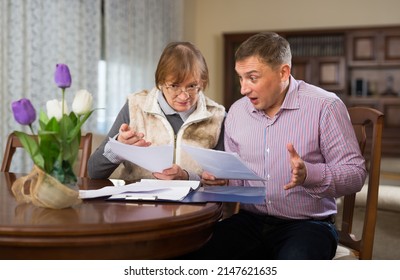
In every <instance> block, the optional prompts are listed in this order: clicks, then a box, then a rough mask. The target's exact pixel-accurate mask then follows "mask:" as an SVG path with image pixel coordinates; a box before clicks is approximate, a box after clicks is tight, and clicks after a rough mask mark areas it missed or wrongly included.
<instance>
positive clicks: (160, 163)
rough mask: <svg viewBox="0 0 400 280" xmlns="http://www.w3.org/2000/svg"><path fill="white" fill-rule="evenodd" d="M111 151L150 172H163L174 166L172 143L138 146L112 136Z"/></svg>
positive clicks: (109, 142)
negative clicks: (119, 140) (122, 141)
mask: <svg viewBox="0 0 400 280" xmlns="http://www.w3.org/2000/svg"><path fill="white" fill-rule="evenodd" d="M108 144H109V145H110V148H111V151H112V152H113V153H114V154H116V155H118V156H119V157H120V158H122V159H125V160H128V161H130V162H133V163H135V164H137V165H139V166H141V167H143V168H145V169H147V170H149V171H150V172H162V171H163V170H164V169H166V168H170V167H171V166H172V163H173V160H174V147H173V146H172V145H163V146H150V147H137V146H133V145H127V144H124V143H121V142H118V141H117V140H115V139H112V138H110V139H109V141H108Z"/></svg>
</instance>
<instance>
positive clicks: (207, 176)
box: [201, 171, 228, 186]
mask: <svg viewBox="0 0 400 280" xmlns="http://www.w3.org/2000/svg"><path fill="white" fill-rule="evenodd" d="M201 183H202V184H203V185H207V186H225V185H227V184H228V180H225V179H217V178H215V176H214V175H212V174H211V173H208V172H207V171H203V173H202V174H201Z"/></svg>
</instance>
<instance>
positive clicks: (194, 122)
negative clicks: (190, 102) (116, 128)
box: [121, 88, 225, 180]
mask: <svg viewBox="0 0 400 280" xmlns="http://www.w3.org/2000/svg"><path fill="white" fill-rule="evenodd" d="M158 94H162V93H161V92H160V91H159V90H158V89H156V88H154V89H152V90H151V91H150V92H148V91H141V92H139V93H134V94H131V95H129V96H128V103H129V117H130V124H129V125H130V127H132V129H133V130H135V131H137V132H142V133H144V138H145V139H146V141H150V142H151V143H152V145H155V146H159V145H167V144H171V145H174V146H175V161H176V164H178V165H179V166H181V168H183V169H186V170H187V171H190V172H194V173H196V174H199V175H200V174H201V172H202V169H201V168H200V166H199V165H198V164H197V163H196V162H195V161H193V160H192V159H191V157H190V156H189V155H188V154H187V153H186V152H185V151H183V150H182V149H181V145H182V143H184V144H187V145H192V146H197V147H202V148H208V149H212V148H214V147H215V146H216V145H217V143H218V139H219V137H220V132H221V126H222V125H223V121H224V118H225V108H224V107H223V106H222V105H219V104H218V103H216V102H214V101H213V100H211V99H210V98H208V97H206V96H205V95H204V94H203V93H202V92H199V99H198V101H197V107H196V110H195V111H194V112H193V113H192V114H191V115H190V116H189V118H188V119H187V120H186V121H185V122H184V123H183V125H182V127H181V128H180V130H179V131H178V133H177V135H176V139H175V135H174V131H173V128H172V126H171V124H170V123H169V122H168V120H167V119H166V117H165V115H164V113H163V112H162V110H161V108H160V106H159V104H158V101H157V95H158ZM121 175H122V176H121V177H122V178H126V179H127V180H139V179H145V178H147V179H148V178H154V177H153V175H152V174H151V172H149V171H148V170H146V169H143V168H141V167H139V166H137V165H135V164H133V163H131V162H127V161H124V168H123V170H122V174H121Z"/></svg>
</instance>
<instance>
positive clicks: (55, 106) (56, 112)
mask: <svg viewBox="0 0 400 280" xmlns="http://www.w3.org/2000/svg"><path fill="white" fill-rule="evenodd" d="M61 108H62V101H59V100H57V99H53V100H49V101H47V103H46V109H47V116H48V117H49V119H51V118H52V117H55V118H56V120H57V121H59V120H61V118H62V109H61ZM68 114H69V113H68V106H67V102H64V115H68Z"/></svg>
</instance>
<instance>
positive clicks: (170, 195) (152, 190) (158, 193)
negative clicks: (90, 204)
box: [79, 179, 200, 201]
mask: <svg viewBox="0 0 400 280" xmlns="http://www.w3.org/2000/svg"><path fill="white" fill-rule="evenodd" d="M199 187H200V182H199V181H187V180H185V181H181V180H152V179H142V180H141V181H140V182H137V183H133V184H128V185H124V186H109V187H104V188H101V189H98V190H80V191H79V197H80V198H81V199H89V198H96V197H104V196H110V197H109V199H125V200H172V201H181V200H183V199H184V198H185V197H186V196H187V195H188V194H189V193H190V192H191V191H193V190H196V189H198V188H199Z"/></svg>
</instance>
